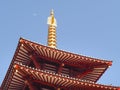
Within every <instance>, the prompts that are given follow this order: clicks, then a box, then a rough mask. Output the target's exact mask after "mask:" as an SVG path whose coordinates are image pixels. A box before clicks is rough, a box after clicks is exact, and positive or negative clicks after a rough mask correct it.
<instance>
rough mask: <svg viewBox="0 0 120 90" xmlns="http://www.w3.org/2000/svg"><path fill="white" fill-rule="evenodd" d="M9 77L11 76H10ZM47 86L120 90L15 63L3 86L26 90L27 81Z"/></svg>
mask: <svg viewBox="0 0 120 90" xmlns="http://www.w3.org/2000/svg"><path fill="white" fill-rule="evenodd" d="M8 77H9V76H8ZM27 80H30V81H31V82H32V83H38V84H45V85H48V86H51V87H54V88H56V87H57V88H61V90H65V89H67V90H71V88H73V90H120V87H115V86H107V85H101V84H96V83H93V82H90V81H84V80H81V79H78V78H72V77H67V76H64V75H61V74H55V73H51V72H48V71H45V70H40V69H36V68H31V67H28V66H26V65H22V63H14V65H13V68H12V72H11V78H9V79H7V80H6V83H4V84H3V85H2V89H3V90H24V89H23V88H24V87H25V85H26V81H27Z"/></svg>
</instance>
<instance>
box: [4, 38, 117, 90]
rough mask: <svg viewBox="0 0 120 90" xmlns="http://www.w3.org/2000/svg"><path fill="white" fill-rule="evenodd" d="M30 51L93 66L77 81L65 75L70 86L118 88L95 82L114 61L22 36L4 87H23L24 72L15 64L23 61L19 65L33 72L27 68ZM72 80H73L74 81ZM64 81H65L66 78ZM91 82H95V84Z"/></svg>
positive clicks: (51, 59)
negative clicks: (16, 71)
mask: <svg viewBox="0 0 120 90" xmlns="http://www.w3.org/2000/svg"><path fill="white" fill-rule="evenodd" d="M30 52H34V53H36V57H40V58H43V59H45V60H48V61H52V62H56V63H59V64H61V63H64V64H65V65H68V66H71V67H77V68H84V69H88V68H92V71H91V72H89V73H87V74H86V75H85V76H83V77H82V78H81V80H79V81H76V79H75V80H74V79H72V78H71V79H69V78H68V77H64V78H66V80H69V81H68V82H69V86H72V85H73V84H72V82H76V83H77V84H75V85H76V87H79V86H80V87H81V86H91V87H99V88H104V87H106V88H107V89H108V88H113V89H112V90H117V88H116V87H112V86H104V85H99V84H95V82H96V81H97V80H98V79H99V78H100V77H101V75H102V74H103V73H104V72H105V71H106V69H107V68H108V67H109V66H111V65H112V61H107V60H101V59H96V58H91V57H87V56H82V55H79V54H74V53H71V52H66V51H63V50H59V49H55V48H50V47H47V46H44V45H41V44H38V43H35V42H31V41H29V40H25V39H23V38H20V40H19V43H18V46H17V49H16V52H15V54H14V57H13V60H12V62H11V64H10V67H9V69H8V72H7V74H6V77H5V79H4V81H3V83H2V88H10V87H11V88H13V89H11V90H16V89H14V86H16V87H15V88H18V87H23V85H24V82H23V81H24V80H23V79H22V74H20V73H19V74H18V73H15V71H14V69H13V66H14V64H15V62H19V63H22V64H23V65H25V67H24V66H23V65H22V66H21V65H19V66H20V67H24V68H25V70H28V71H29V70H30V72H27V71H25V72H26V73H28V74H29V73H31V72H32V71H33V70H31V69H30V68H29V69H27V64H28V63H29V62H30V61H31V59H30V57H29V53H30ZM21 70H23V69H21ZM37 72H39V70H37V71H36V70H34V71H33V73H31V74H32V75H33V77H34V76H36V75H35V74H36V73H37ZM41 73H44V76H42V77H46V78H48V77H47V75H48V74H49V73H47V72H46V73H45V72H41V71H40V72H39V74H40V75H41ZM52 75H53V76H54V77H53V79H55V77H56V74H55V75H54V74H52ZM57 77H59V78H62V76H59V75H58V76H57ZM34 78H35V79H39V78H40V77H34ZM57 79H58V78H57ZM57 79H56V80H57ZM61 80H63V79H61ZM70 80H72V82H71V81H70ZM82 81H84V82H82ZM85 81H89V82H85ZM16 82H19V83H16ZM43 82H44V81H43ZM60 82H61V81H60ZM62 82H63V83H64V80H63V81H62ZM70 82H71V83H70ZM91 82H94V84H93V83H91ZM14 83H16V84H18V85H16V84H14ZM82 83H83V85H82ZM64 84H65V83H64ZM55 85H56V84H55ZM65 85H66V84H65ZM73 86H74V85H73ZM114 88H115V89H114ZM5 90H8V89H5ZM87 90H89V89H87ZM92 90H94V89H92ZM98 90H99V89H98ZM100 90H101V89H100ZM102 90H105V89H102Z"/></svg>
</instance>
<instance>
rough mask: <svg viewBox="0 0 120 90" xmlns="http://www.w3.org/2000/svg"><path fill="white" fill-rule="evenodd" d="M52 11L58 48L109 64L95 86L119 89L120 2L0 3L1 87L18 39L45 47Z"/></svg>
mask: <svg viewBox="0 0 120 90" xmlns="http://www.w3.org/2000/svg"><path fill="white" fill-rule="evenodd" d="M52 8H53V9H54V11H55V17H56V19H57V22H58V27H57V40H58V43H57V44H58V48H59V49H63V50H66V51H70V52H74V53H78V54H82V55H86V56H91V57H95V58H101V59H107V60H112V61H113V65H112V67H110V68H109V69H108V70H107V71H106V72H105V74H104V75H103V76H102V77H101V78H100V80H99V81H98V83H102V84H108V85H111V84H112V85H115V86H120V70H119V69H120V0H0V84H1V83H2V80H3V79H4V76H5V74H6V71H7V69H8V67H9V64H10V62H11V60H12V58H13V55H14V52H15V50H16V47H17V44H18V40H19V38H20V37H23V38H25V39H28V40H31V41H35V42H39V43H40V44H43V45H46V42H47V32H48V26H47V24H46V23H47V17H48V16H49V14H50V11H51V9H52Z"/></svg>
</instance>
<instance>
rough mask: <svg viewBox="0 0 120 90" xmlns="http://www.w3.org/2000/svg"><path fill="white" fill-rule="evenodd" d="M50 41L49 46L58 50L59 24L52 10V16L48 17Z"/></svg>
mask: <svg viewBox="0 0 120 90" xmlns="http://www.w3.org/2000/svg"><path fill="white" fill-rule="evenodd" d="M47 24H48V41H47V44H48V46H49V47H52V48H56V47H57V44H56V27H57V22H56V19H55V17H54V11H53V10H51V13H50V16H49V17H48V21H47Z"/></svg>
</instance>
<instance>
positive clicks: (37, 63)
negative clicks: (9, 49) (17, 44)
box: [29, 55, 41, 69]
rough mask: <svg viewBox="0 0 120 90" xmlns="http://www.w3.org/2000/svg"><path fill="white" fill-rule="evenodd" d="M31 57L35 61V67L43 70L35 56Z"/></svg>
mask: <svg viewBox="0 0 120 90" xmlns="http://www.w3.org/2000/svg"><path fill="white" fill-rule="evenodd" d="M29 57H30V58H31V60H32V61H33V63H34V65H35V67H36V68H38V69H41V66H40V64H39V62H38V61H37V60H36V58H35V56H34V55H29Z"/></svg>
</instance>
